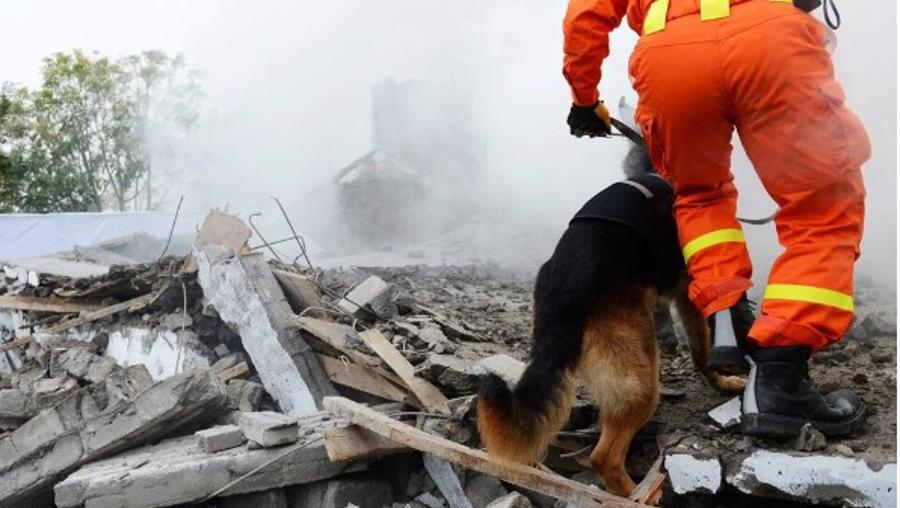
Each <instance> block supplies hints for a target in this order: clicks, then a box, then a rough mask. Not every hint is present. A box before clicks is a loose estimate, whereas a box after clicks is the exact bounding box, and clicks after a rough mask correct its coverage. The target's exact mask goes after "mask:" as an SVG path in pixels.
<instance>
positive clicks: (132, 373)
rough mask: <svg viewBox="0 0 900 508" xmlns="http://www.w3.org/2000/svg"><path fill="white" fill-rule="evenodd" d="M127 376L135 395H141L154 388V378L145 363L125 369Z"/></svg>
mask: <svg viewBox="0 0 900 508" xmlns="http://www.w3.org/2000/svg"><path fill="white" fill-rule="evenodd" d="M125 374H126V375H127V376H128V383H129V384H130V385H131V388H132V389H133V390H134V393H141V392H142V391H144V390H146V389H147V388H150V387H151V386H153V376H151V375H150V371H149V370H147V366H146V365H144V364H143V363H138V364H135V365H129V366H128V367H127V368H126V369H125Z"/></svg>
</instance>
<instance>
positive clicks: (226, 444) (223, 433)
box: [194, 425, 244, 453]
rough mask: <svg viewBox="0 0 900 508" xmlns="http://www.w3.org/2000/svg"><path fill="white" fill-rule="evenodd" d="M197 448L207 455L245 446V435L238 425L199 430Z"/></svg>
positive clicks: (196, 434)
mask: <svg viewBox="0 0 900 508" xmlns="http://www.w3.org/2000/svg"><path fill="white" fill-rule="evenodd" d="M194 436H196V437H197V446H199V447H200V449H201V450H203V451H205V452H207V453H215V452H218V451H221V450H227V449H229V448H234V447H235V446H240V445H242V444H244V433H243V432H242V431H241V429H240V427H238V426H237V425H222V426H218V427H212V428H209V429H203V430H198V431H197V432H195V433H194Z"/></svg>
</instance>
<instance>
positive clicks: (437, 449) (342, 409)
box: [323, 397, 648, 508]
mask: <svg viewBox="0 0 900 508" xmlns="http://www.w3.org/2000/svg"><path fill="white" fill-rule="evenodd" d="M323 405H324V406H325V409H327V410H329V411H331V412H332V413H333V414H335V415H336V416H340V417H344V418H347V419H349V420H350V421H351V422H352V423H354V424H356V425H359V426H360V427H363V428H365V429H367V430H369V431H371V432H374V433H375V434H378V435H380V436H382V437H385V438H387V439H389V440H391V441H393V442H395V443H399V444H402V445H405V446H408V447H410V448H413V449H416V450H419V451H421V452H425V453H430V454H432V455H434V456H436V457H439V458H442V459H444V460H446V461H449V462H452V463H454V464H458V465H460V466H462V467H464V468H466V469H472V470H475V471H478V472H480V473H484V474H488V475H491V476H494V477H497V478H499V479H501V480H503V481H506V482H509V483H512V484H514V485H517V486H519V487H522V488H525V489H529V490H533V491H536V492H540V493H541V494H544V495H547V496H551V497H553V498H556V499H560V500H562V501H564V502H568V503H574V504H576V505H578V506H585V507H596V506H608V507H614V508H634V507H639V506H648V505H644V504H639V503H636V502H634V501H631V500H629V499H625V498H622V497H619V496H614V495H612V494H610V493H608V492H604V491H602V490H599V489H596V488H594V487H590V486H588V485H584V484H582V483H579V482H577V481H574V480H570V479H568V478H564V477H562V476H559V475H557V474H554V473H549V472H546V471H541V470H539V469H536V468H533V467H529V466H526V465H524V464H518V463H513V462H500V461H497V460H495V459H493V458H491V457H488V455H487V454H486V453H485V452H483V451H481V450H473V449H471V448H469V447H467V446H463V445H461V444H459V443H454V442H453V441H450V440H449V439H444V438H442V437H440V436H435V435H432V434H429V433H427V432H425V431H422V430H419V429H417V428H415V427H411V426H409V425H406V424H405V423H402V422H399V421H397V420H394V419H392V418H390V417H388V416H386V415H383V414H380V413H377V412H375V411H373V410H372V409H370V408H368V407H366V406H363V405H362V404H358V403H356V402H353V401H352V400H349V399H345V398H343V397H325V398H324V399H323Z"/></svg>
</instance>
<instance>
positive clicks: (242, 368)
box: [216, 362, 250, 383]
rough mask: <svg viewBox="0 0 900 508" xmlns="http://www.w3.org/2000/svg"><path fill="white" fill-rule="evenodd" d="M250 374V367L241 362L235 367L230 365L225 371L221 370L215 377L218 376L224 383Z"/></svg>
mask: <svg viewBox="0 0 900 508" xmlns="http://www.w3.org/2000/svg"><path fill="white" fill-rule="evenodd" d="M249 373H250V367H249V366H248V365H247V362H241V363H238V364H237V365H232V366H231V367H228V368H227V369H223V370H222V371H221V372H217V373H216V375H217V376H219V379H221V380H222V381H224V382H226V383H227V382H228V381H230V380H232V379H234V378H236V377H244V376H246V375H247V374H249Z"/></svg>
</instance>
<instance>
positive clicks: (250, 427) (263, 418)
mask: <svg viewBox="0 0 900 508" xmlns="http://www.w3.org/2000/svg"><path fill="white" fill-rule="evenodd" d="M240 426H241V430H242V431H243V432H244V435H245V436H246V437H247V439H249V440H250V441H253V442H254V443H256V444H259V445H260V446H263V447H265V448H269V447H272V446H281V445H284V444H290V443H294V442H296V441H297V419H296V418H292V417H290V416H287V415H283V414H281V413H276V412H274V411H259V412H256V413H244V414H242V415H241V419H240Z"/></svg>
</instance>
